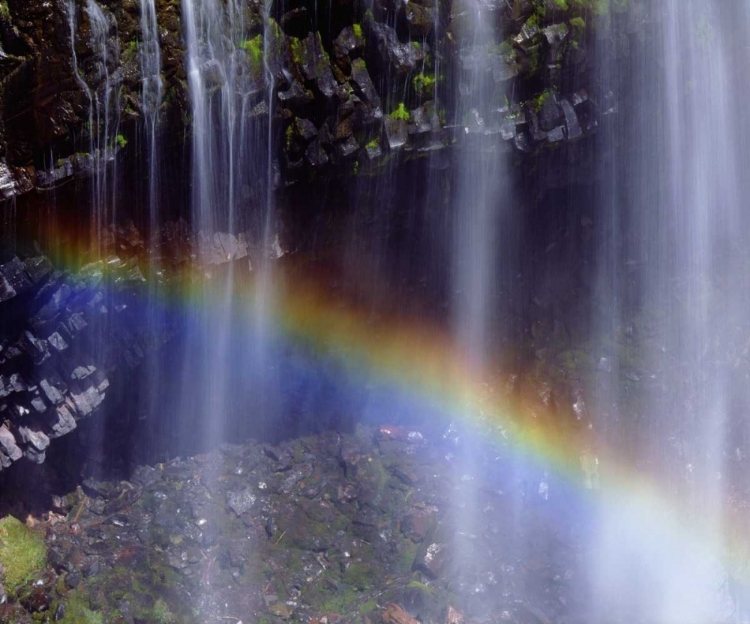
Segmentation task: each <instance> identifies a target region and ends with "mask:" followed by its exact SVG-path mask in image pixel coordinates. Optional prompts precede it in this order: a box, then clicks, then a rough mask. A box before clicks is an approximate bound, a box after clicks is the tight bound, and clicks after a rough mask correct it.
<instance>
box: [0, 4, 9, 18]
mask: <svg viewBox="0 0 750 624" xmlns="http://www.w3.org/2000/svg"><path fill="white" fill-rule="evenodd" d="M0 15H1V16H2V17H4V18H6V19H10V9H9V8H8V3H7V1H6V0H0Z"/></svg>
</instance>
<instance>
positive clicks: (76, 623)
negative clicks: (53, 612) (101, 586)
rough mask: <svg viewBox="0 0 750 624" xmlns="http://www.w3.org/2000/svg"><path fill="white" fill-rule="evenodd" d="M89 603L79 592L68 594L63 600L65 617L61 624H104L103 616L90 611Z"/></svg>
mask: <svg viewBox="0 0 750 624" xmlns="http://www.w3.org/2000/svg"><path fill="white" fill-rule="evenodd" d="M90 606H91V605H90V603H89V601H88V599H87V598H86V597H85V595H84V594H83V593H82V592H81V591H80V590H74V591H72V592H70V593H69V594H68V596H67V598H66V599H65V617H64V618H63V619H62V620H60V622H61V623H62V624H104V616H103V615H102V614H101V613H97V612H96V611H92V610H91V609H90V608H89V607H90Z"/></svg>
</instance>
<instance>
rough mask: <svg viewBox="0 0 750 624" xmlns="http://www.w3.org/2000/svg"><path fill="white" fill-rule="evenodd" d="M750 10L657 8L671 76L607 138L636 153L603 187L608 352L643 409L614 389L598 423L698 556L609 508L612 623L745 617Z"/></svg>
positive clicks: (645, 93)
mask: <svg viewBox="0 0 750 624" xmlns="http://www.w3.org/2000/svg"><path fill="white" fill-rule="evenodd" d="M746 4H747V3H745V2H725V3H704V2H695V1H692V0H691V1H687V2H686V1H683V0H680V1H679V2H678V1H677V0H670V1H669V2H665V3H663V6H660V7H658V8H654V10H655V11H656V10H658V11H659V12H660V15H659V18H660V24H661V32H660V37H659V38H658V39H657V40H656V41H647V42H645V50H646V51H645V52H644V56H645V57H646V58H647V55H651V57H652V58H661V59H663V68H662V69H661V73H659V72H658V71H653V73H650V74H649V73H648V71H647V70H648V68H650V67H653V66H652V65H651V64H649V63H644V64H642V65H641V66H640V67H639V70H640V71H639V72H636V75H635V76H634V79H633V84H632V85H631V88H632V90H633V92H634V93H635V94H636V97H637V98H638V105H637V106H638V114H634V115H632V117H633V120H634V121H631V123H630V124H627V125H625V126H623V128H622V129H621V131H620V132H619V134H617V133H614V134H611V135H610V136H608V137H607V138H608V139H609V140H610V141H613V142H615V141H617V142H619V143H613V144H612V145H610V148H614V149H615V150H620V151H621V153H627V154H634V155H635V158H633V159H632V160H631V161H627V160H625V159H623V160H621V161H619V162H616V165H615V169H618V170H620V171H621V172H622V173H621V174H620V176H621V177H619V176H604V177H603V180H604V183H605V184H606V185H608V186H606V187H605V188H604V195H605V197H604V201H605V202H611V203H612V206H613V209H612V210H611V211H610V214H611V215H612V219H613V225H611V226H610V227H609V228H608V229H609V233H610V242H609V243H608V245H607V246H606V247H605V249H604V252H603V253H604V254H606V256H605V257H604V258H600V264H601V267H600V268H601V269H602V271H603V273H602V274H603V276H604V279H603V280H602V282H601V283H600V286H599V294H600V296H601V295H602V293H603V292H604V293H607V294H605V295H603V296H604V297H605V298H606V299H609V301H610V303H611V305H610V306H609V308H608V310H609V311H608V312H607V313H608V314H609V315H610V319H615V320H614V323H610V330H609V331H605V332H604V336H603V337H602V344H605V343H608V344H609V345H610V348H611V346H612V344H613V343H617V342H618V341H619V343H620V347H621V348H622V349H627V352H628V353H629V354H630V356H629V357H628V358H625V359H624V358H622V357H621V358H619V367H618V366H610V367H607V368H608V370H609V372H610V373H611V374H613V375H616V374H618V373H620V374H621V375H624V376H625V377H626V380H625V386H627V387H626V390H627V392H625V393H624V394H625V395H629V396H630V400H628V398H627V396H622V395H623V393H622V392H621V393H620V394H621V396H620V397H617V396H614V392H615V390H614V388H616V387H618V383H616V382H612V380H611V379H609V378H604V379H602V380H601V381H600V383H599V387H598V395H599V401H600V405H601V406H602V407H606V408H607V410H608V411H607V413H608V418H614V420H611V421H610V422H602V423H600V424H601V425H602V426H603V428H604V427H607V428H609V432H608V434H607V435H608V436H609V437H610V439H609V442H610V443H611V444H614V445H617V446H618V447H620V448H623V449H631V450H629V451H628V455H629V456H630V457H631V459H632V461H633V462H636V463H637V464H638V465H640V466H642V468H643V471H644V472H645V473H646V474H649V475H650V478H652V479H654V480H657V481H659V482H660V483H663V484H665V485H667V484H668V487H667V488H666V490H665V494H667V492H668V495H669V496H671V497H674V498H676V499H678V500H680V501H681V504H682V507H683V512H682V513H683V514H684V515H683V516H682V518H681V521H684V520H685V519H686V518H689V520H690V523H691V524H692V526H693V528H694V531H695V535H696V539H697V542H698V544H696V546H695V547H694V548H693V549H687V548H686V546H685V544H684V543H680V542H679V541H675V540H674V539H673V537H674V536H673V535H670V533H669V532H666V533H665V531H664V530H662V528H661V527H660V524H661V523H663V522H664V521H665V518H664V517H655V516H649V515H647V514H646V515H644V516H642V517H641V515H640V514H639V513H638V512H636V511H634V510H633V509H631V510H629V511H627V510H625V509H623V507H621V506H619V505H615V504H610V505H609V506H606V511H604V512H603V514H602V519H601V525H600V532H599V535H598V539H599V544H598V547H599V550H598V554H597V558H596V563H595V565H594V568H593V569H594V586H595V587H596V590H597V591H596V594H597V601H596V602H597V604H598V605H599V613H600V615H601V614H604V613H607V614H610V617H613V616H612V614H613V613H617V614H618V615H617V616H618V617H625V618H628V617H631V618H632V617H646V618H650V620H649V621H658V622H681V623H682V622H685V623H687V622H706V621H720V620H721V619H722V618H724V617H727V613H728V611H731V610H732V608H736V605H735V607H732V600H731V598H732V596H728V595H727V590H728V589H732V587H733V586H734V584H735V583H736V581H735V576H736V574H737V570H736V569H733V567H732V566H731V565H730V564H729V563H728V562H727V561H724V560H722V558H721V554H722V553H721V552H720V549H718V548H716V547H715V545H716V544H722V543H724V542H726V541H727V540H728V539H729V540H730V541H733V533H732V530H733V529H732V527H731V526H730V525H729V524H727V523H726V521H725V518H727V517H731V516H732V510H731V506H732V504H733V503H732V499H733V497H734V495H736V493H737V492H739V491H742V490H744V489H745V487H746V477H744V475H743V469H742V468H741V466H743V465H744V464H743V462H744V457H743V453H744V451H743V450H742V444H741V441H740V440H741V439H742V438H741V437H740V438H739V439H734V440H733V439H732V437H733V436H735V437H737V436H738V435H739V436H742V435H744V433H742V432H744V431H745V430H746V425H745V424H744V423H743V419H744V416H743V413H744V412H745V411H746V409H747V407H748V400H749V399H750V397H749V396H748V393H747V380H746V379H745V378H744V374H743V373H741V372H740V371H741V370H742V367H741V361H742V358H743V357H744V356H743V355H742V349H743V348H744V341H743V344H742V345H741V346H740V345H739V344H738V343H737V337H738V336H739V335H742V333H743V332H744V331H745V330H743V327H744V325H745V323H744V321H743V318H742V317H743V310H747V303H748V301H747V288H746V284H745V276H746V275H747V270H748V268H749V267H748V258H747V254H746V252H745V243H746V235H745V231H746V227H747V223H746V217H744V215H743V214H742V207H743V206H742V199H743V197H744V196H745V193H746V191H747V188H746V185H745V183H744V182H743V181H742V179H741V171H742V166H741V165H742V163H744V162H747V156H748V154H747V149H746V147H745V145H744V144H743V142H742V141H741V140H740V138H741V136H742V132H741V130H743V129H745V128H746V124H745V123H744V120H743V119H742V116H741V113H740V111H739V109H738V107H737V101H739V99H740V97H738V96H737V95H732V92H733V89H735V88H737V84H738V81H737V80H736V79H735V80H733V79H732V76H733V75H743V69H741V67H742V63H743V61H744V62H746V60H747V52H746V48H744V47H742V46H743V43H742V38H743V37H744V34H741V32H742V28H743V26H744V27H746V25H747V21H746V18H747V13H746V11H747V7H746ZM720 33H721V34H720ZM636 58H638V57H636ZM608 69H609V71H614V67H610V68H608ZM605 71H606V70H605ZM628 133H629V135H628ZM632 137H637V138H636V139H633V138H632ZM623 145H625V146H627V148H628V149H627V150H625V149H623V147H622V146H623ZM617 180H619V182H618V183H615V182H616V181H617ZM607 194H608V196H607ZM618 213H619V214H618ZM622 214H625V215H628V220H627V223H626V222H625V221H623V220H622V217H621V216H619V215H622ZM607 258H608V260H607ZM605 262H606V263H607V264H606V266H607V267H608V268H607V269H606V270H604V266H605V264H604V263H605ZM618 319H622V325H621V326H618V325H620V322H619V321H618ZM606 357H608V356H606V355H604V356H603V358H606ZM618 368H621V369H622V370H618ZM619 386H620V388H622V384H619ZM618 401H619V405H618V407H617V408H615V409H614V410H611V409H609V408H610V407H611V406H612V405H613V404H614V403H617V402H618ZM635 414H638V415H639V417H638V418H637V419H636V418H635ZM603 496H604V497H605V500H607V499H606V494H604V495H603ZM635 509H638V507H637V506H636V507H635ZM701 544H702V545H703V546H701ZM712 545H713V546H712ZM729 547H730V548H736V547H737V544H734V543H732V544H731V545H730V546H729ZM734 598H736V596H734ZM736 614H737V615H738V616H741V615H742V614H741V613H740V612H739V611H738V610H736ZM742 621H745V620H742Z"/></svg>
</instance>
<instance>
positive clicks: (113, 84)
mask: <svg viewBox="0 0 750 624" xmlns="http://www.w3.org/2000/svg"><path fill="white" fill-rule="evenodd" d="M85 11H86V14H87V15H88V20H89V27H90V30H91V38H90V45H91V49H92V50H93V52H94V62H95V68H94V71H95V74H94V75H95V76H96V79H97V81H96V84H95V87H94V88H93V89H91V88H90V87H89V92H90V94H91V109H92V110H91V112H90V114H89V117H90V126H89V133H90V154H91V158H92V167H93V173H94V175H93V180H92V182H93V183H92V210H93V211H94V214H93V219H92V222H93V224H94V228H95V241H96V249H97V250H98V249H99V248H100V247H101V238H102V232H103V229H104V228H105V227H107V226H108V225H110V224H112V223H114V221H115V201H116V197H117V188H116V184H115V181H116V179H117V171H116V159H115V152H116V149H117V147H118V145H117V137H118V128H119V124H120V107H119V93H120V85H119V82H118V81H116V80H115V79H114V77H113V76H112V75H111V74H110V64H111V63H113V62H114V61H116V60H117V59H118V58H119V55H120V51H119V45H118V43H117V37H112V38H110V30H111V29H112V25H111V23H110V19H109V17H108V16H107V15H105V13H104V11H103V10H102V8H101V7H100V6H99V5H98V4H97V3H96V2H95V0H86V7H85ZM110 46H112V48H111V47H110Z"/></svg>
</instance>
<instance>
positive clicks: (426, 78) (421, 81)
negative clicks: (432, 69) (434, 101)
mask: <svg viewBox="0 0 750 624" xmlns="http://www.w3.org/2000/svg"><path fill="white" fill-rule="evenodd" d="M436 82H437V80H436V79H435V76H431V75H430V74H425V73H421V74H417V75H416V76H414V79H413V80H412V84H413V85H414V90H415V91H417V92H418V93H424V92H428V93H429V92H431V91H432V90H433V89H434V87H435V83H436Z"/></svg>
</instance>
